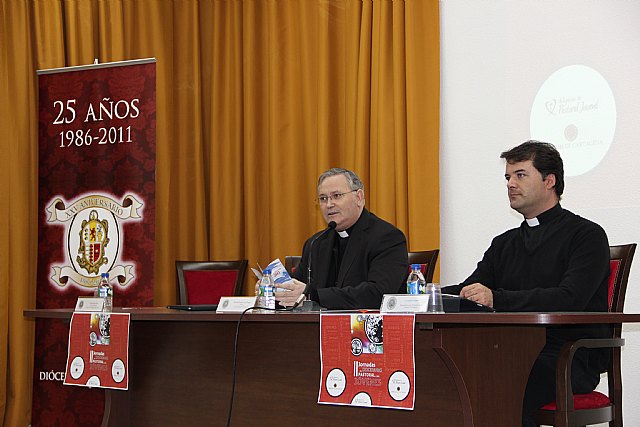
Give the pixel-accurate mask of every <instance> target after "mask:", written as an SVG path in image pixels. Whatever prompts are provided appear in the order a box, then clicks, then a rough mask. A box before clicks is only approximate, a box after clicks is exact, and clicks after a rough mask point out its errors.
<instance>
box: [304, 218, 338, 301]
mask: <svg viewBox="0 0 640 427" xmlns="http://www.w3.org/2000/svg"><path fill="white" fill-rule="evenodd" d="M335 228H336V222H335V221H330V222H329V224H327V228H325V229H324V231H322V233H320V234H318V235H317V236H316V237H315V238H314V239H313V240H312V241H311V244H310V245H309V262H308V263H307V286H305V288H304V292H303V295H307V294H308V293H309V287H310V286H311V260H312V259H313V245H314V244H315V243H316V241H317V240H318V239H319V238H320V237H322V236H324V235H325V234H327V233H328V232H329V231H331V230H334V229H335Z"/></svg>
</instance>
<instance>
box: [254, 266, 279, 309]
mask: <svg viewBox="0 0 640 427" xmlns="http://www.w3.org/2000/svg"><path fill="white" fill-rule="evenodd" d="M258 306H260V307H263V308H271V309H274V310H275V308H276V294H275V289H274V285H273V278H272V277H271V269H270V268H265V269H264V271H263V272H262V279H260V290H259V293H258ZM265 312H271V313H273V312H272V311H270V310H265Z"/></svg>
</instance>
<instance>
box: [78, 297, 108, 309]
mask: <svg viewBox="0 0 640 427" xmlns="http://www.w3.org/2000/svg"><path fill="white" fill-rule="evenodd" d="M103 308H104V298H97V297H78V301H76V309H75V311H79V312H95V311H98V312H101V311H102V309H103Z"/></svg>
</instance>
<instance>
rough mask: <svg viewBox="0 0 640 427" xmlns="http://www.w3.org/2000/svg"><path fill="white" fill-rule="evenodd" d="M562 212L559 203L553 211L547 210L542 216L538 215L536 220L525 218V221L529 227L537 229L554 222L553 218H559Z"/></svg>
mask: <svg viewBox="0 0 640 427" xmlns="http://www.w3.org/2000/svg"><path fill="white" fill-rule="evenodd" d="M561 211H562V207H561V206H560V203H558V204H557V205H555V206H554V207H552V208H551V209H549V210H547V211H545V212H542V213H541V214H540V215H538V216H536V217H534V218H525V219H524V220H525V221H526V222H527V225H528V226H529V227H537V226H539V225H540V224H544V223H546V222H549V221H550V220H552V219H553V218H555V217H556V216H558V215H559V214H560V212H561Z"/></svg>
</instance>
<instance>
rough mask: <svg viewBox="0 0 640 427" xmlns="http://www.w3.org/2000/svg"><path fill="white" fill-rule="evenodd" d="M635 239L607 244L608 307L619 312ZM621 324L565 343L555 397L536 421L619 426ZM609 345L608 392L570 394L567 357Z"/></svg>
mask: <svg viewBox="0 0 640 427" xmlns="http://www.w3.org/2000/svg"><path fill="white" fill-rule="evenodd" d="M635 250H636V243H631V244H628V245H620V246H611V247H610V259H611V261H610V263H611V264H610V265H611V273H610V275H609V311H610V312H617V313H622V311H623V309H624V297H625V293H626V291H627V282H628V280H629V272H630V271H631V261H632V260H633V254H634V252H635ZM621 332H622V326H621V325H619V324H618V325H614V327H613V336H612V338H606V339H581V340H577V341H574V342H569V343H566V344H565V345H564V346H563V347H562V349H561V350H560V355H559V357H558V365H557V369H556V401H555V402H552V403H549V404H548V405H545V406H543V407H542V408H541V409H540V410H539V411H537V412H536V413H535V415H534V418H535V421H536V423H538V424H544V425H552V426H583V425H589V424H598V423H606V422H608V423H609V426H610V427H614V426H615V427H621V426H622V372H621V367H620V347H622V346H623V345H624V339H622V338H620V336H621ZM605 347H611V358H610V360H609V366H608V368H607V380H608V384H609V396H606V395H604V394H602V393H600V392H598V391H595V390H594V391H592V392H591V393H585V394H576V395H574V394H573V391H572V389H571V360H572V359H573V355H574V354H575V352H576V351H577V350H578V349H579V348H605Z"/></svg>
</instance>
